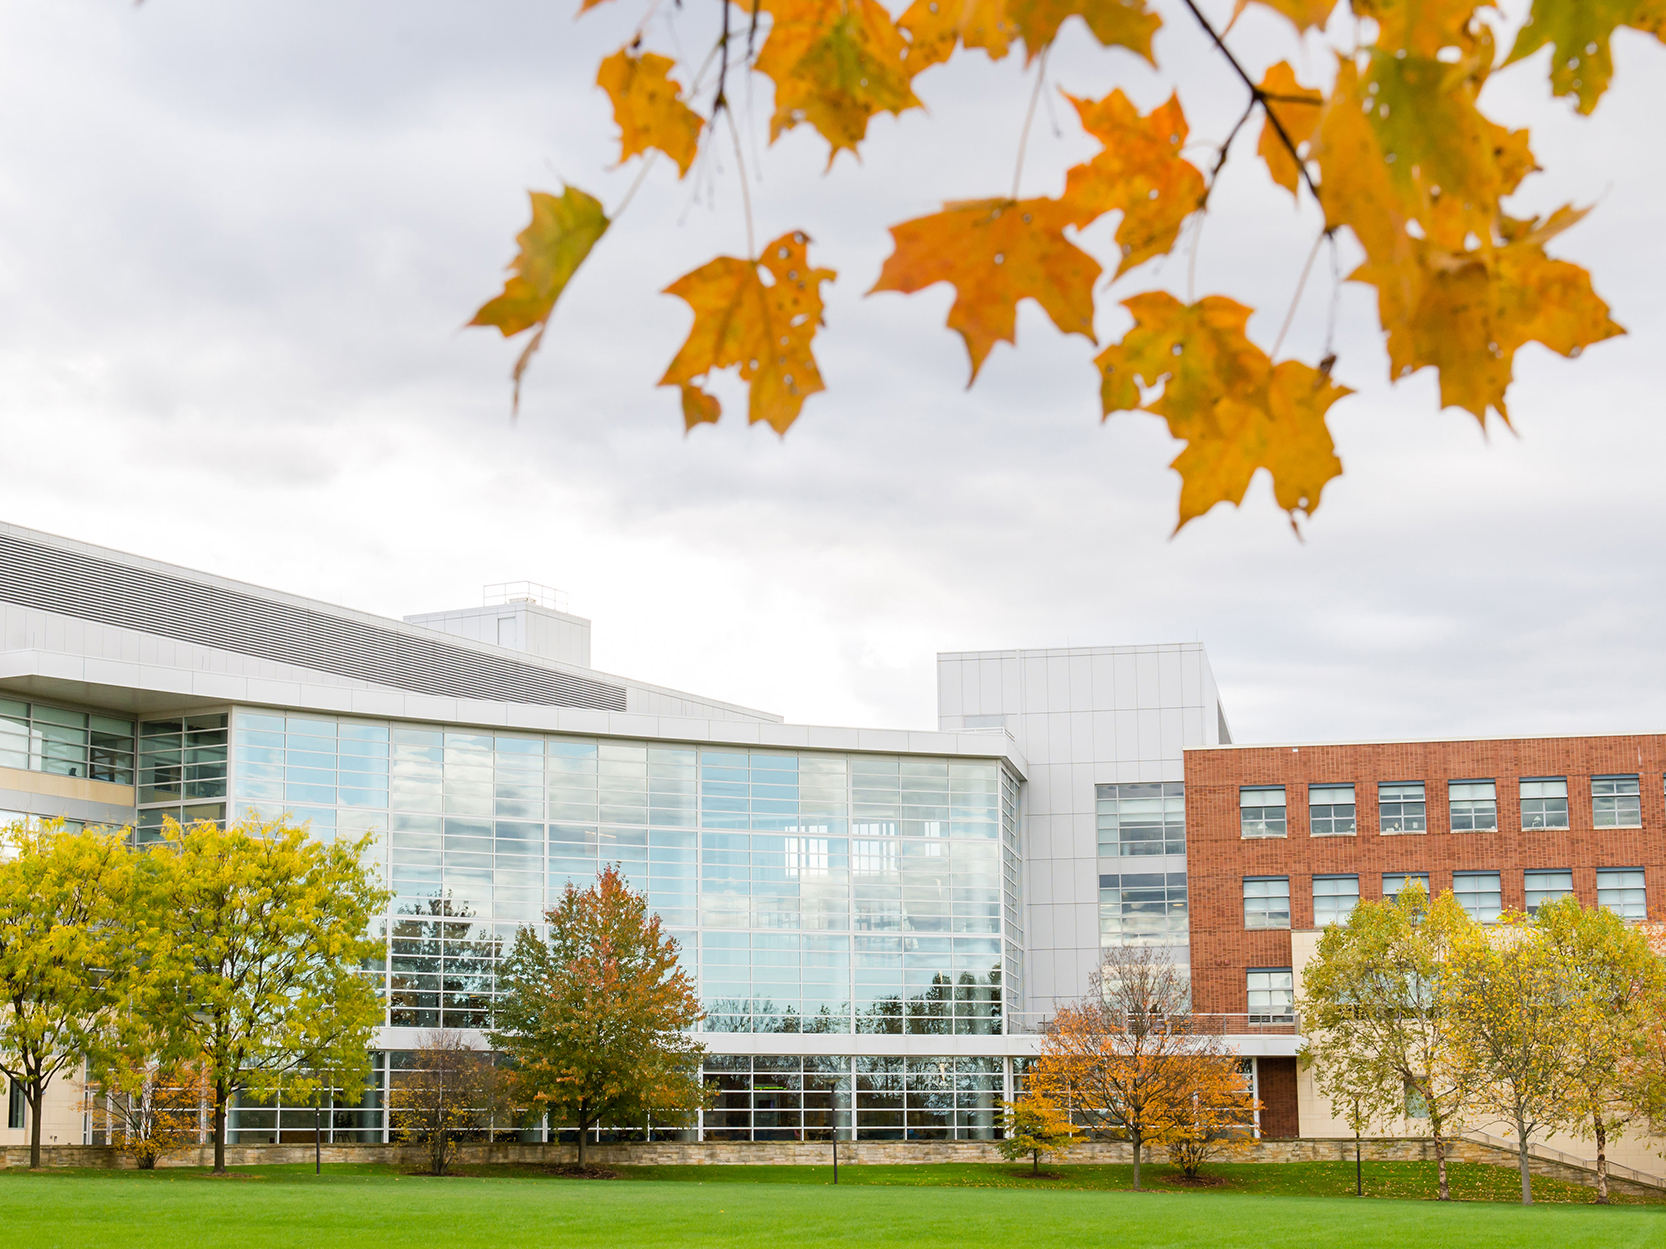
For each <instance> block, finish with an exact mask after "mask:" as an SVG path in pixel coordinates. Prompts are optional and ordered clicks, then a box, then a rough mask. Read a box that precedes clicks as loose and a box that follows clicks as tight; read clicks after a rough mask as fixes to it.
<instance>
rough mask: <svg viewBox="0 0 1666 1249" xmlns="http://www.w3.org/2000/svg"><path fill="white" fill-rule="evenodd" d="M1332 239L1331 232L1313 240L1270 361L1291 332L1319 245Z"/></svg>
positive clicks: (1324, 232) (1323, 231)
mask: <svg viewBox="0 0 1666 1249" xmlns="http://www.w3.org/2000/svg"><path fill="white" fill-rule="evenodd" d="M1329 237H1330V231H1329V230H1321V231H1319V237H1318V238H1316V239H1314V240H1313V248H1312V250H1311V251H1309V252H1308V253H1307V263H1306V264H1305V265H1303V266H1302V275H1301V277H1299V278H1297V279H1296V293H1295V294H1294V295H1292V296H1290V308H1289V310H1288V311H1287V312H1286V313H1285V314H1284V324H1283V325H1281V326H1279V327H1278V337H1277V338H1275V339H1273V349H1272V350H1271V351H1269V352H1268V353H1267V356H1268V358H1269V359H1273V358H1275V357H1277V355H1278V349H1279V348H1280V347H1282V346H1284V336H1285V335H1286V334H1288V333H1289V332H1290V323H1291V322H1292V321H1294V320H1295V319H1296V305H1297V304H1299V303H1301V301H1302V291H1303V290H1304V289H1305V288H1306V286H1307V275H1308V274H1309V273H1311V272H1313V262H1314V261H1315V260H1317V259H1318V257H1319V244H1321V243H1323V242H1324V241H1325V240H1326V239H1327V238H1329Z"/></svg>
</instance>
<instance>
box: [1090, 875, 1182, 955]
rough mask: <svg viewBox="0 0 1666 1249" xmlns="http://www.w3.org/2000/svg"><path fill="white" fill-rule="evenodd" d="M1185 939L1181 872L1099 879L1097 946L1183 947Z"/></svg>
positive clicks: (1102, 877) (1103, 877)
mask: <svg viewBox="0 0 1666 1249" xmlns="http://www.w3.org/2000/svg"><path fill="white" fill-rule="evenodd" d="M1188 936H1189V929H1188V926H1187V916H1186V873H1185V872H1144V873H1137V874H1136V873H1132V872H1125V873H1123V874H1122V875H1120V876H1101V877H1100V878H1099V943H1100V944H1101V945H1105V946H1123V945H1159V946H1183V945H1185V944H1186V940H1187V937H1188Z"/></svg>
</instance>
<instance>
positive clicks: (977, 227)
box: [868, 199, 1101, 386]
mask: <svg viewBox="0 0 1666 1249" xmlns="http://www.w3.org/2000/svg"><path fill="white" fill-rule="evenodd" d="M1075 216H1076V209H1075V208H1074V207H1073V206H1072V205H1070V204H1068V203H1065V202H1063V201H1061V200H1052V199H1027V200H1010V199H986V200H962V201H959V202H955V203H949V204H945V205H943V211H942V212H940V213H936V214H934V215H932V216H930V217H917V218H915V219H914V220H913V221H905V222H903V223H902V224H901V225H894V226H892V227H891V238H892V241H893V242H894V244H895V248H894V250H893V251H892V253H891V255H890V256H889V257H888V258H887V259H886V261H885V265H884V267H883V268H882V269H880V271H879V281H877V282H875V283H874V285H873V290H870V291H869V292H868V294H870V295H871V294H873V293H874V292H875V291H901V292H902V293H904V294H910V295H911V294H913V293H914V292H915V291H918V290H923V289H925V288H926V287H928V286H930V285H932V284H933V283H936V282H948V283H949V284H950V285H952V286H953V287H954V288H955V301H954V304H953V306H952V307H950V309H949V320H948V326H949V328H950V329H951V330H955V331H957V332H958V333H959V334H960V336H961V337H962V338H964V339H965V340H966V350H967V352H968V354H969V355H970V356H971V357H972V376H971V379H970V380H968V382H967V383H966V384H967V386H971V384H972V382H974V381H976V380H977V377H978V370H979V369H980V368H981V367H982V366H983V362H984V358H985V357H986V356H988V355H989V352H990V350H991V348H993V347H994V346H995V344H996V343H997V342H1007V343H1016V341H1017V328H1016V326H1017V314H1018V301H1019V300H1020V299H1033V300H1035V301H1036V302H1037V303H1038V304H1040V305H1041V307H1042V309H1043V310H1044V311H1045V312H1046V313H1047V315H1048V316H1049V317H1051V318H1052V319H1053V324H1054V325H1056V326H1058V327H1059V329H1061V330H1063V331H1064V332H1065V333H1067V334H1081V335H1083V336H1085V337H1086V338H1087V339H1088V340H1089V341H1090V342H1093V341H1097V340H1095V339H1094V336H1093V284H1094V283H1095V282H1096V281H1098V279H1099V274H1100V273H1101V269H1100V268H1099V264H1098V262H1097V261H1095V260H1094V259H1093V257H1092V256H1089V255H1088V254H1087V253H1086V252H1084V251H1082V250H1081V249H1080V248H1079V247H1077V246H1076V245H1075V244H1074V243H1071V242H1070V241H1069V240H1067V239H1066V238H1065V237H1064V228H1065V226H1067V225H1070V224H1072V223H1073V222H1074V219H1075Z"/></svg>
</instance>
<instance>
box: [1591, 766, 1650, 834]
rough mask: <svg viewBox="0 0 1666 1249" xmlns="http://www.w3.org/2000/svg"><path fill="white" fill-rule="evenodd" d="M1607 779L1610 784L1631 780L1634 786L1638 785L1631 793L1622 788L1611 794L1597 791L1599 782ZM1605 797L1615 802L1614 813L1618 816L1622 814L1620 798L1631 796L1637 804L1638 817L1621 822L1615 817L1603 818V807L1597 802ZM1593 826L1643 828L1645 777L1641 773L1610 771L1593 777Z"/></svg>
mask: <svg viewBox="0 0 1666 1249" xmlns="http://www.w3.org/2000/svg"><path fill="white" fill-rule="evenodd" d="M1605 781H1606V782H1608V783H1610V784H1612V783H1614V782H1623V781H1630V782H1631V783H1632V784H1633V785H1634V786H1636V788H1635V790H1634V791H1633V792H1632V793H1629V794H1628V793H1625V792H1623V791H1620V790H1616V791H1614V792H1613V793H1609V794H1599V793H1598V792H1597V786H1598V784H1600V783H1602V782H1605ZM1605 798H1606V799H1608V800H1609V801H1611V802H1614V803H1615V808H1614V814H1615V815H1616V816H1618V815H1619V814H1620V811H1619V807H1618V804H1619V800H1621V799H1625V798H1630V799H1631V800H1632V801H1633V803H1634V804H1635V805H1636V819H1635V820H1634V821H1633V822H1631V823H1621V822H1619V820H1618V819H1615V820H1613V821H1606V820H1603V819H1602V818H1601V816H1600V813H1601V810H1602V808H1600V807H1599V806H1598V805H1597V804H1598V802H1600V801H1601V800H1603V799H1605ZM1591 827H1592V828H1642V827H1643V777H1642V774H1641V773H1638V772H1609V773H1603V774H1602V775H1600V776H1593V777H1592V778H1591Z"/></svg>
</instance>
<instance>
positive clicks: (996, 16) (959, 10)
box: [897, 0, 1017, 74]
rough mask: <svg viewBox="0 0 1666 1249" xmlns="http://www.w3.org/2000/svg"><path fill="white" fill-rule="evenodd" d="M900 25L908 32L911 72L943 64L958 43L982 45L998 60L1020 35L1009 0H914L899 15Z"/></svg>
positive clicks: (994, 59) (916, 72)
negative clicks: (1008, 6) (1010, 12)
mask: <svg viewBox="0 0 1666 1249" xmlns="http://www.w3.org/2000/svg"><path fill="white" fill-rule="evenodd" d="M897 28H898V29H899V30H901V31H902V32H903V33H904V34H905V35H907V36H908V49H907V56H906V58H905V59H906V61H907V64H908V72H909V73H910V74H918V73H920V72H921V71H922V70H926V69H929V68H930V67H931V66H933V65H940V64H942V63H943V62H944V61H946V60H948V59H949V57H950V56H951V55H953V53H954V50H955V45H956V44H959V45H961V46H962V47H966V48H982V49H983V50H984V51H985V52H987V53H989V59H990V60H992V61H998V60H1000V59H1001V58H1002V57H1004V56H1006V54H1007V48H1008V45H1009V44H1010V43H1011V42H1012V40H1013V39H1014V38H1015V37H1016V35H1017V27H1015V26H1014V25H1013V23H1012V21H1011V20H1010V19H1009V18H1008V17H1007V10H1006V0H914V3H913V4H911V5H909V6H908V8H907V10H906V11H905V12H904V13H903V15H902V16H901V17H899V18H898V19H897Z"/></svg>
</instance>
